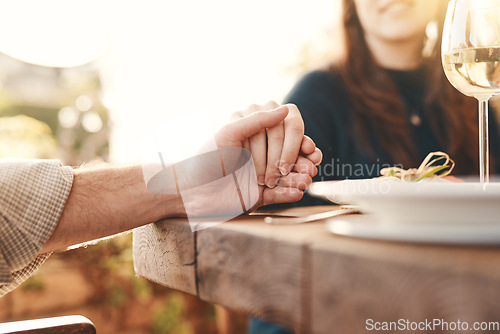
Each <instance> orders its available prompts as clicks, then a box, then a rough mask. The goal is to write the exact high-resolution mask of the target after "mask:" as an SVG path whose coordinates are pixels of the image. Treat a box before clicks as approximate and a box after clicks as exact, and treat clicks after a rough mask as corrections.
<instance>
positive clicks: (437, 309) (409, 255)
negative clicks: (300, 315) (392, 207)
mask: <svg viewBox="0 0 500 334" xmlns="http://www.w3.org/2000/svg"><path fill="white" fill-rule="evenodd" d="M328 239H330V240H326V239H325V240H323V241H317V242H316V243H315V244H314V245H312V246H311V261H312V266H311V268H312V271H311V276H312V277H311V281H313V282H314V284H312V285H311V307H312V309H311V314H312V319H311V324H312V326H311V331H312V332H313V333H333V334H334V333H360V332H369V330H367V328H366V325H367V323H366V321H367V320H368V319H373V320H374V321H398V320H399V319H405V320H409V321H411V322H420V321H425V320H429V321H432V320H433V319H439V320H441V319H442V320H444V321H447V322H457V321H458V320H460V321H466V322H469V324H471V325H472V324H473V322H476V321H478V322H481V321H497V322H498V321H499V320H500V314H499V313H500V312H499V311H498V309H499V305H500V289H499V288H498V287H500V266H498V265H494V263H496V264H499V263H500V251H499V249H498V248H487V247H456V246H435V245H434V246H432V245H418V244H407V243H397V242H378V241H369V240H357V239H351V238H343V237H335V236H329V237H328ZM398 332H401V333H404V332H415V331H398ZM418 332H419V333H426V332H428V333H436V332H442V331H441V330H438V331H432V330H431V331H426V330H423V331H418ZM444 332H446V331H444ZM449 332H454V331H449Z"/></svg>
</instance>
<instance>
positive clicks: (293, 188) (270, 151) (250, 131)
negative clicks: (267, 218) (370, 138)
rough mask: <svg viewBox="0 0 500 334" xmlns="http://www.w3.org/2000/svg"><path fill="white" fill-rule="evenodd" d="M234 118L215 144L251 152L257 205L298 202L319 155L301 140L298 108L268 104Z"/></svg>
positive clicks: (312, 143) (311, 143)
mask: <svg viewBox="0 0 500 334" xmlns="http://www.w3.org/2000/svg"><path fill="white" fill-rule="evenodd" d="M273 107H274V108H273ZM263 110H268V111H263ZM234 118H236V120H235V121H233V122H232V123H230V124H228V125H226V126H225V127H224V128H222V129H221V130H220V131H219V132H218V133H217V135H216V142H217V145H218V146H219V147H224V146H226V147H227V146H231V147H244V148H246V149H248V150H249V151H250V152H251V154H252V158H253V161H254V165H255V169H256V173H257V180H258V182H259V187H260V191H261V193H262V196H261V201H260V203H259V204H260V205H267V204H273V203H286V202H294V201H298V200H300V199H301V198H302V195H303V193H302V191H303V190H305V189H306V188H307V187H308V186H309V185H310V184H311V182H312V177H313V176H314V175H316V173H317V168H316V166H315V165H317V164H319V163H320V162H321V158H322V153H321V151H320V150H319V149H318V148H316V145H315V144H314V142H313V141H312V140H311V139H310V138H309V137H307V136H304V132H303V131H304V124H303V121H302V117H301V116H300V113H299V111H298V109H297V107H296V106H295V105H292V104H288V105H284V106H279V105H278V104H276V103H275V102H268V103H266V104H265V105H261V106H258V105H252V106H250V107H249V108H248V109H247V110H245V111H244V112H240V113H237V114H235V117H234ZM277 185H278V187H276V186H277Z"/></svg>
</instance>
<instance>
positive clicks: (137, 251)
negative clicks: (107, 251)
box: [133, 219, 198, 295]
mask: <svg viewBox="0 0 500 334" xmlns="http://www.w3.org/2000/svg"><path fill="white" fill-rule="evenodd" d="M195 242H196V234H195V233H193V232H191V228H190V227H189V224H188V222H187V220H185V219H165V220H162V221H160V222H157V223H155V224H149V225H146V226H143V227H140V228H138V229H135V230H134V238H133V243H134V269H135V272H136V274H137V275H138V276H141V277H144V278H147V279H149V280H151V281H153V282H156V283H159V284H161V285H165V286H167V287H170V288H172V289H175V290H179V291H182V292H186V293H189V294H192V295H197V294H198V293H197V286H196V255H195V249H196V247H195Z"/></svg>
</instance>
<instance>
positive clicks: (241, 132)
mask: <svg viewBox="0 0 500 334" xmlns="http://www.w3.org/2000/svg"><path fill="white" fill-rule="evenodd" d="M287 115H288V107H287V106H280V107H278V108H276V109H274V110H271V111H258V112H255V113H252V114H250V115H248V116H245V117H243V118H240V119H239V120H237V121H235V122H233V123H230V124H228V125H227V126H226V127H225V128H224V129H223V131H224V132H226V134H225V135H226V136H229V137H231V138H233V139H234V140H237V141H243V140H245V139H247V138H250V137H251V136H253V135H255V134H257V133H258V132H259V131H260V130H262V129H265V128H271V127H273V126H275V125H278V124H279V123H280V122H282V121H283V120H284V119H285V117H286V116H287Z"/></svg>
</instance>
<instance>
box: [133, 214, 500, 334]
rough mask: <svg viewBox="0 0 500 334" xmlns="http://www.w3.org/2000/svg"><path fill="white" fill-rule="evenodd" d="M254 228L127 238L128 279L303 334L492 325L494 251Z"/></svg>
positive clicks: (244, 222)
mask: <svg viewBox="0 0 500 334" xmlns="http://www.w3.org/2000/svg"><path fill="white" fill-rule="evenodd" d="M332 208H333V207H331V206H324V207H307V208H295V209H287V211H283V212H281V213H283V214H295V215H304V214H309V213H314V212H322V211H327V210H331V209H332ZM263 219H264V216H260V215H251V216H243V217H238V218H236V219H234V220H232V221H229V222H225V223H222V224H219V225H217V226H215V227H212V228H208V229H205V230H201V231H198V232H194V233H193V232H191V230H190V227H189V224H187V221H186V220H182V219H170V220H163V221H160V222H158V223H156V224H150V225H147V226H145V227H142V228H140V229H137V230H136V231H134V262H135V270H136V273H137V274H138V275H139V276H142V277H145V278H147V279H149V280H152V281H154V282H157V283H160V284H163V285H166V286H168V287H171V288H173V289H176V290H180V291H183V292H187V293H190V294H193V295H196V296H198V297H199V298H201V299H202V300H205V301H208V302H211V303H214V304H220V305H223V306H226V307H228V308H230V309H234V310H237V311H241V312H245V313H247V314H249V315H252V316H256V317H260V318H264V319H267V320H271V321H274V322H277V323H280V324H283V325H285V326H287V327H290V328H294V329H296V330H297V332H303V333H343V334H348V333H370V332H375V331H374V330H372V331H370V330H367V329H366V325H367V324H366V321H367V319H373V320H374V321H379V322H381V321H398V320H399V319H405V320H406V319H407V320H409V321H411V322H418V321H425V320H426V319H427V320H429V321H432V320H433V319H443V320H445V321H448V322H457V321H458V320H460V321H462V322H470V325H473V323H474V322H481V321H494V322H500V248H495V247H465V246H463V247H462V246H460V247H458V246H439V245H423V244H410V243H398V242H382V241H374V240H363V239H355V238H348V237H341V236H335V235H332V234H331V233H329V232H328V231H327V230H326V228H325V225H324V222H317V223H309V224H302V225H294V226H290V225H288V226H272V225H269V224H265V223H264V222H263ZM367 219H368V218H367ZM392 332H396V331H392ZM397 332H398V333H399V332H404V331H397ZM413 332H415V331H413ZM418 332H419V333H424V332H429V333H437V332H442V331H437V330H435V331H429V330H425V331H418ZM471 332H474V331H471ZM476 332H477V333H479V331H476Z"/></svg>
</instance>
